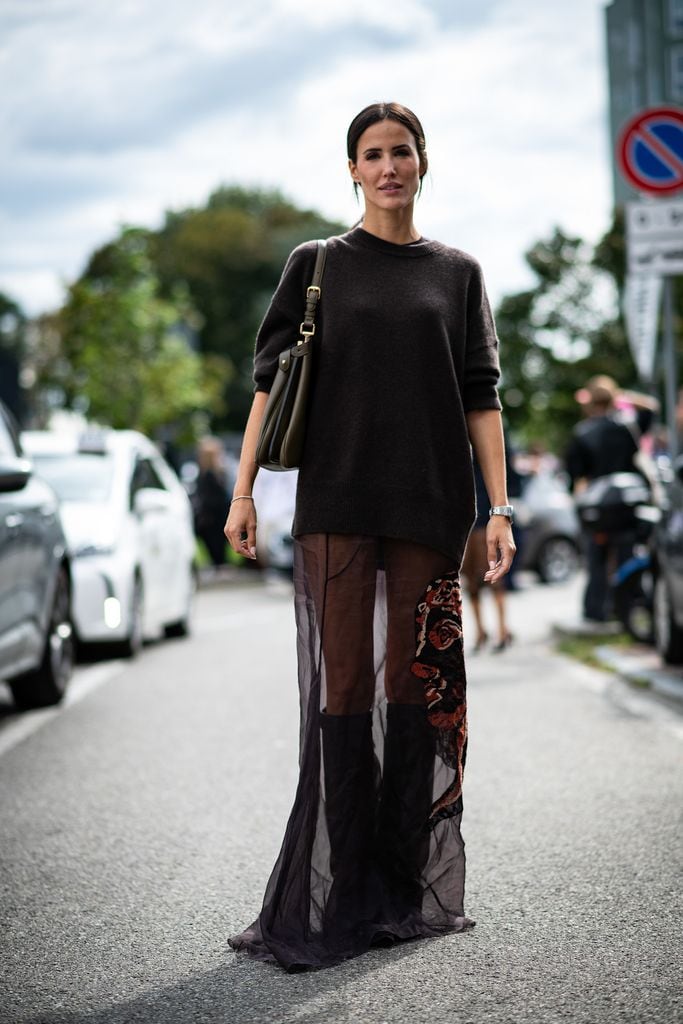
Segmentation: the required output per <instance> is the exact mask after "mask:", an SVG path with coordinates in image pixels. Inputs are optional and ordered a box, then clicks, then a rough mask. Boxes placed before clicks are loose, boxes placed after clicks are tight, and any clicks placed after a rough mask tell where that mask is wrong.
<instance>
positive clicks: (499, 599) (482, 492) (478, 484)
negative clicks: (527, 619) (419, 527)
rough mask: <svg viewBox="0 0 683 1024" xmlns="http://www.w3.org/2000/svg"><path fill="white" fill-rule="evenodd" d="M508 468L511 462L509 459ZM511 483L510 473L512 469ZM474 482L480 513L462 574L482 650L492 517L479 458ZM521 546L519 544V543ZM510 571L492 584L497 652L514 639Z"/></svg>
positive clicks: (486, 637) (477, 647)
mask: <svg viewBox="0 0 683 1024" xmlns="http://www.w3.org/2000/svg"><path fill="white" fill-rule="evenodd" d="M506 465H507V466H508V469H509V467H510V462H509V461H507V460H506ZM508 485H509V473H508ZM474 486H475V493H476V500H477V515H476V518H475V520H474V526H473V527H472V532H471V533H470V535H469V537H468V538H467V546H466V548H465V557H464V558H463V562H462V575H463V577H464V580H465V587H466V589H467V593H468V595H469V598H470V602H471V604H472V611H473V613H474V622H475V626H476V629H477V636H476V640H475V643H474V650H475V651H480V650H482V648H483V647H485V646H486V644H487V643H488V642H489V634H488V631H487V629H486V626H485V625H484V613H483V609H482V593H483V591H484V589H485V584H484V576H485V573H486V570H487V568H488V564H487V562H488V552H487V543H486V527H487V526H488V521H489V512H488V495H487V491H486V484H485V483H484V477H483V474H482V472H481V469H480V467H479V461H478V460H477V459H476V458H475V459H474ZM517 548H518V550H519V544H518V545H517ZM509 578H510V573H508V575H507V576H506V577H505V578H504V579H499V580H496V581H495V582H494V583H492V584H491V585H490V587H489V589H490V591H491V596H492V598H493V602H494V605H495V609H496V626H497V636H496V639H495V641H494V644H493V648H492V649H493V651H495V652H496V653H497V654H499V653H501V652H502V651H504V650H505V649H506V648H507V647H509V646H510V644H511V643H512V633H511V632H510V630H509V628H508V623H507V602H506V596H505V595H506V590H507V587H506V586H505V583H506V580H508V579H509Z"/></svg>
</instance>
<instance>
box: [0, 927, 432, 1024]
mask: <svg viewBox="0 0 683 1024" xmlns="http://www.w3.org/2000/svg"><path fill="white" fill-rule="evenodd" d="M432 941H437V940H434V939H420V940H417V941H409V942H403V943H400V944H398V945H396V946H394V947H392V948H390V949H378V950H371V951H370V952H369V953H366V954H365V955H364V956H361V957H358V958H356V959H354V960H350V961H347V962H345V963H343V964H341V965H339V966H338V967H329V968H326V969H324V970H313V971H303V972H299V973H293V974H287V973H286V972H285V971H283V970H282V969H281V968H279V967H278V966H277V965H274V964H268V963H258V962H256V961H254V960H250V959H249V958H248V957H247V956H246V955H244V954H238V955H236V954H233V953H228V957H229V958H230V959H228V962H227V963H226V965H225V966H224V967H219V968H217V969H216V970H213V971H210V972H209V973H207V974H203V975H201V976H199V977H195V978H188V979H186V980H184V981H181V982H179V983H178V984H176V985H171V986H170V987H168V988H165V989H161V990H160V991H152V992H149V993H146V994H144V995H140V996H137V997H135V998H134V999H131V1000H130V1001H129V1002H125V1003H118V1004H116V1005H114V1006H106V1007H102V1008H98V1009H96V1010H92V1011H75V1012H69V1011H64V1010H55V1011H52V1012H50V1013H47V1014H37V1015H31V1016H25V1017H17V1018H16V1024H187V1022H192V1024H214V1022H215V1024H229V1022H233V1021H239V1022H240V1024H287V1022H288V1021H296V1024H324V1022H327V1021H329V1022H330V1024H332V1022H334V1024H337V1022H339V1021H342V1020H346V1019H347V1016H346V1014H347V1012H348V1002H347V996H346V995H345V992H347V991H348V988H349V986H351V987H352V988H353V989H355V990H356V991H358V990H360V991H362V988H363V986H364V983H365V979H366V977H367V976H368V975H370V974H372V973H373V972H374V971H376V970H378V969H379V968H380V967H387V966H390V965H391V964H395V963H397V962H399V961H400V960H402V959H403V958H404V957H406V956H411V955H413V954H414V953H415V951H416V947H417V944H418V943H419V946H420V948H421V949H424V946H425V943H429V942H432ZM342 983H343V986H344V989H343V990H342V989H341V985H342ZM335 990H339V992H338V995H337V997H336V998H335V997H334V992H335ZM321 997H322V1001H321ZM309 1001H310V1002H311V1003H312V1005H311V1007H310V1011H309V1012H306V1005H305V1004H306V1003H308V1002H309Z"/></svg>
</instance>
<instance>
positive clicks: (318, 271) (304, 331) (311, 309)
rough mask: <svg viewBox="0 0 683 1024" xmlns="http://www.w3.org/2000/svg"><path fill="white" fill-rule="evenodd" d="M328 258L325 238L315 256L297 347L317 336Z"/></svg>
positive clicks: (322, 239) (320, 239)
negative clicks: (319, 308) (322, 287)
mask: <svg viewBox="0 0 683 1024" xmlns="http://www.w3.org/2000/svg"><path fill="white" fill-rule="evenodd" d="M326 257H327V241H326V240H325V239H324V238H319V239H318V251H317V253H316V256H315V266H314V267H313V279H312V281H311V283H310V284H309V286H308V288H307V289H306V309H305V310H304V318H303V320H302V321H301V326H300V327H299V333H300V334H301V337H300V338H299V340H298V341H297V345H303V344H304V343H305V342H307V341H308V339H309V338H312V337H313V335H314V334H315V311H316V307H317V305H318V302H319V301H320V295H321V291H320V288H321V285H322V280H323V271H324V270H325V259H326Z"/></svg>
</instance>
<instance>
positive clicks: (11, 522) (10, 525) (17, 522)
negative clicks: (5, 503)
mask: <svg viewBox="0 0 683 1024" xmlns="http://www.w3.org/2000/svg"><path fill="white" fill-rule="evenodd" d="M23 521H24V517H23V516H22V514H21V512H10V513H9V514H8V515H6V516H5V526H6V527H7V529H8V530H15V529H16V528H17V526H21V524H22V523H23Z"/></svg>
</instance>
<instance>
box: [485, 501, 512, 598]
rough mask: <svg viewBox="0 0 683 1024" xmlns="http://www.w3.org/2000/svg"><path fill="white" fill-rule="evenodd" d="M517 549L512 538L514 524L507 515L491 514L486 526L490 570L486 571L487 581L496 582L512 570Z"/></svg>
mask: <svg viewBox="0 0 683 1024" xmlns="http://www.w3.org/2000/svg"><path fill="white" fill-rule="evenodd" d="M516 550H517V548H516V546H515V542H514V540H513V539H512V524H511V523H510V520H509V519H508V518H507V516H491V518H490V519H489V521H488V526H487V527H486V554H487V558H488V563H489V568H488V572H486V573H484V582H485V583H495V582H496V581H497V580H500V579H502V578H503V576H504V575H505V574H506V573H507V572H509V571H510V566H511V565H512V559H513V558H514V557H515V551H516Z"/></svg>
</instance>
